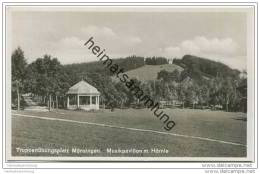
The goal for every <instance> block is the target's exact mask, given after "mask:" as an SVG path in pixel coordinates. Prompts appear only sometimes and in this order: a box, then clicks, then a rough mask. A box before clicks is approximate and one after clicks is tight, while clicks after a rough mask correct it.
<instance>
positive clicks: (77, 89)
mask: <svg viewBox="0 0 260 174" xmlns="http://www.w3.org/2000/svg"><path fill="white" fill-rule="evenodd" d="M67 94H94V95H99V94H100V92H99V91H98V90H97V89H96V88H95V87H94V86H91V85H90V84H88V83H87V82H85V81H84V80H81V81H80V82H78V83H76V84H75V85H73V86H72V87H70V89H69V91H68V92H67Z"/></svg>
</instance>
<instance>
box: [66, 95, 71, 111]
mask: <svg viewBox="0 0 260 174" xmlns="http://www.w3.org/2000/svg"><path fill="white" fill-rule="evenodd" d="M69 107H70V97H69V95H68V96H67V109H68V108H69Z"/></svg>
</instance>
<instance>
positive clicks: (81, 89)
mask: <svg viewBox="0 0 260 174" xmlns="http://www.w3.org/2000/svg"><path fill="white" fill-rule="evenodd" d="M99 96H100V92H99V91H98V90H97V89H96V88H95V87H93V86H91V85H90V84H88V83H87V82H85V81H84V80H82V81H80V82H78V83H77V84H75V85H73V86H72V87H70V89H69V91H68V92H67V109H83V110H92V109H94V110H98V109H99Z"/></svg>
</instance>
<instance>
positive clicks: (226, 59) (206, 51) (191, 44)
mask: <svg viewBox="0 0 260 174" xmlns="http://www.w3.org/2000/svg"><path fill="white" fill-rule="evenodd" d="M161 52H162V54H163V56H165V57H168V58H176V57H177V58H181V57H183V56H184V55H185V54H192V55H196V56H201V57H205V58H208V59H211V60H214V61H220V62H222V63H225V64H227V65H229V66H231V67H234V68H238V69H243V68H245V67H246V64H245V62H246V56H245V55H239V45H238V44H237V43H236V42H235V41H234V40H233V39H231V38H216V37H215V38H206V37H203V36H197V37H194V38H193V39H191V40H184V41H182V42H180V43H179V44H177V45H175V46H168V47H165V48H164V49H163V50H162V51H161Z"/></svg>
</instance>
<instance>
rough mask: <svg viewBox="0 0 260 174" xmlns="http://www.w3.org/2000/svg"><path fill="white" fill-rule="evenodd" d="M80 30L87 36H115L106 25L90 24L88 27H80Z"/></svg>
mask: <svg viewBox="0 0 260 174" xmlns="http://www.w3.org/2000/svg"><path fill="white" fill-rule="evenodd" d="M81 32H82V33H83V34H85V35H87V36H93V37H101V38H102V37H103V38H114V37H117V35H116V33H115V32H114V31H113V30H112V29H111V28H108V27H97V26H95V25H90V26H88V27H83V28H81Z"/></svg>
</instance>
